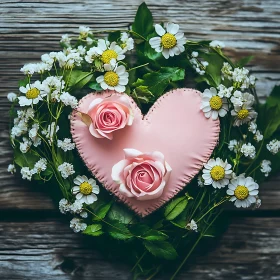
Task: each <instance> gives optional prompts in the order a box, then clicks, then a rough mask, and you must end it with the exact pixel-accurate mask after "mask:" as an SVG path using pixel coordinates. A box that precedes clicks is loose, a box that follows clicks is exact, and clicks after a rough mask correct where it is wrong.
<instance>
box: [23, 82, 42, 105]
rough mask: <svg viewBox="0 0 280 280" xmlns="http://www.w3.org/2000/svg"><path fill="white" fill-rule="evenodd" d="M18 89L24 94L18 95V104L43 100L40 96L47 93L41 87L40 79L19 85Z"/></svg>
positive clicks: (31, 103) (35, 102)
mask: <svg viewBox="0 0 280 280" xmlns="http://www.w3.org/2000/svg"><path fill="white" fill-rule="evenodd" d="M19 90H20V92H22V93H24V94H25V96H19V97H18V101H19V102H18V103H19V105H20V106H30V105H33V104H37V103H38V102H39V101H41V100H43V98H42V97H44V96H46V95H47V93H46V92H45V91H44V90H43V89H42V84H41V83H40V81H36V82H35V83H33V84H27V85H26V86H25V87H23V86H21V87H20V88H19Z"/></svg>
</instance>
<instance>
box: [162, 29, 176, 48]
mask: <svg viewBox="0 0 280 280" xmlns="http://www.w3.org/2000/svg"><path fill="white" fill-rule="evenodd" d="M176 43H177V39H176V37H175V36H174V35H173V34H170V33H165V34H164V35H163V36H162V37H161V44H162V46H163V48H165V49H172V48H173V47H175V46H176Z"/></svg>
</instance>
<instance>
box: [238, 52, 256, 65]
mask: <svg viewBox="0 0 280 280" xmlns="http://www.w3.org/2000/svg"><path fill="white" fill-rule="evenodd" d="M253 58H254V56H253V55H249V56H245V57H243V58H241V59H240V60H238V61H237V62H236V65H237V66H238V67H244V66H245V65H247V64H248V63H249V62H250V61H251V60H252V59H253Z"/></svg>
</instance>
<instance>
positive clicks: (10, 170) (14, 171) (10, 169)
mask: <svg viewBox="0 0 280 280" xmlns="http://www.w3.org/2000/svg"><path fill="white" fill-rule="evenodd" d="M7 171H8V172H10V173H11V174H14V173H16V167H15V165H14V164H9V165H8V168H7Z"/></svg>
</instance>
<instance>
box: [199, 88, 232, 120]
mask: <svg viewBox="0 0 280 280" xmlns="http://www.w3.org/2000/svg"><path fill="white" fill-rule="evenodd" d="M201 97H202V102H201V106H200V109H201V110H202V111H203V113H204V115H205V117H206V118H207V119H209V118H210V117H212V119H213V120H216V119H217V118H218V116H220V117H224V116H225V115H226V113H227V110H228V103H227V99H226V98H221V97H220V96H218V93H217V90H216V89H215V88H213V87H211V88H210V89H206V90H205V91H204V92H203V93H202V94H201Z"/></svg>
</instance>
